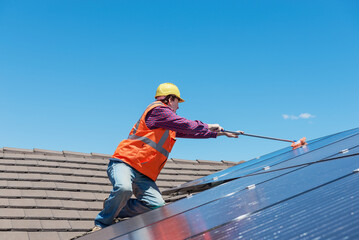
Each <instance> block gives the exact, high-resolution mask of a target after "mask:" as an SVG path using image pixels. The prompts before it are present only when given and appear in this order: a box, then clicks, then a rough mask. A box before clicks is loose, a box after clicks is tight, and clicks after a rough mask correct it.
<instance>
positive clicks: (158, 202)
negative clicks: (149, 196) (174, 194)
mask: <svg viewBox="0 0 359 240" xmlns="http://www.w3.org/2000/svg"><path fill="white" fill-rule="evenodd" d="M165 204H166V203H165V201H164V200H163V199H162V198H161V199H156V201H154V202H152V203H151V204H150V208H151V209H156V208H159V207H162V206H164V205H165Z"/></svg>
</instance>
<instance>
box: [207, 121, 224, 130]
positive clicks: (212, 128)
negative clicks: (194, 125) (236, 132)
mask: <svg viewBox="0 0 359 240" xmlns="http://www.w3.org/2000/svg"><path fill="white" fill-rule="evenodd" d="M207 125H208V129H209V130H211V131H212V132H221V131H222V130H223V127H221V126H219V124H217V123H216V124H207Z"/></svg>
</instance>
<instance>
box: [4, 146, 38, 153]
mask: <svg viewBox="0 0 359 240" xmlns="http://www.w3.org/2000/svg"><path fill="white" fill-rule="evenodd" d="M3 151H4V152H15V153H25V152H27V153H32V152H34V151H33V150H32V149H24V148H12V147H3Z"/></svg>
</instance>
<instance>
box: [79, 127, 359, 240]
mask: <svg viewBox="0 0 359 240" xmlns="http://www.w3.org/2000/svg"><path fill="white" fill-rule="evenodd" d="M346 133H347V134H344V133H340V134H337V135H332V136H330V139H329V137H328V138H322V139H321V140H318V141H316V142H317V145H315V146H314V142H313V145H311V144H310V146H309V148H308V149H309V150H308V151H307V152H305V153H299V154H297V155H296V154H294V155H296V156H292V155H288V156H289V159H283V160H282V161H279V163H278V164H275V165H273V166H272V167H271V169H270V171H267V172H264V173H263V174H258V175H252V176H246V177H243V178H238V179H235V180H232V181H229V182H227V183H224V184H222V185H219V186H217V187H214V188H212V189H209V190H206V191H204V192H201V193H198V194H196V195H193V196H192V197H190V198H186V199H183V200H180V201H177V202H175V203H172V204H169V205H166V206H164V207H162V208H159V209H155V210H153V211H150V212H148V213H145V214H142V215H140V216H137V217H134V218H132V219H129V220H127V221H124V222H121V223H118V224H115V225H112V226H110V227H108V228H105V229H103V230H100V231H98V232H95V233H93V234H90V235H88V236H85V237H83V238H82V239H156V240H157V239H171V240H175V239H190V238H193V239H236V238H238V239H239V238H242V239H250V238H253V239H274V238H275V236H280V237H281V239H290V238H293V239H295V238H305V237H306V236H308V237H307V239H314V238H317V239H330V238H332V239H339V238H343V239H344V238H348V239H355V237H356V236H358V233H359V224H357V223H358V216H359V207H357V206H359V204H355V203H357V201H358V197H359V196H358V195H359V191H358V188H357V186H358V183H359V175H358V173H355V170H357V169H358V168H359V155H358V153H359V147H358V143H359V135H358V134H357V133H358V129H357V130H356V131H351V133H350V134H348V132H346ZM325 139H327V140H325ZM319 142H322V143H321V144H320V143H319ZM346 149H348V151H347V150H346ZM342 150H344V151H342ZM293 152H294V151H293ZM285 154H286V153H285ZM273 157H274V156H273ZM276 157H280V155H279V156H278V155H276ZM316 161H320V162H316ZM314 162H316V163H314ZM297 165H298V166H297ZM293 166H294V167H293ZM271 170H276V171H271ZM238 173H240V171H238ZM258 173H259V172H258ZM354 190H355V191H354ZM344 203H345V204H348V205H347V206H345V205H342V204H344ZM348 206H349V207H348ZM327 209H328V211H329V210H330V211H329V212H328V211H327ZM316 213H317V214H316ZM349 213H350V214H349ZM326 219H327V222H326ZM335 219H337V221H336V220H335ZM353 222H355V223H356V224H353ZM242 223H243V224H242ZM310 223H312V224H310ZM316 224H317V225H316ZM333 226H334V227H333ZM338 229H343V231H338ZM312 236H313V238H312Z"/></svg>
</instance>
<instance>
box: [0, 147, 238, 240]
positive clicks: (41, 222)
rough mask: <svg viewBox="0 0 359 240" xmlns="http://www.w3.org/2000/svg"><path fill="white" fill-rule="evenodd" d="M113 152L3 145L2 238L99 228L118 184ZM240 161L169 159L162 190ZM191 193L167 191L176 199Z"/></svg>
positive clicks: (74, 233)
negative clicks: (112, 175)
mask: <svg viewBox="0 0 359 240" xmlns="http://www.w3.org/2000/svg"><path fill="white" fill-rule="evenodd" d="M109 157H111V156H110V155H107V154H98V153H79V152H71V151H51V150H43V149H36V148H35V149H17V148H8V147H4V148H1V149H0V188H1V191H0V239H25V240H26V239H31V240H34V239H51V240H56V239H70V238H73V237H76V236H79V235H82V234H83V233H85V232H87V231H88V230H90V229H91V228H92V227H93V226H94V223H93V221H94V218H95V216H96V215H97V214H98V213H99V211H101V210H102V205H103V201H104V199H105V198H106V197H108V194H109V192H110V191H111V189H112V186H111V184H110V182H109V180H108V178H107V175H106V169H107V164H108V158H109ZM236 164H237V163H236V162H228V161H221V162H215V161H206V160H182V159H175V158H172V159H169V160H168V162H167V163H166V165H165V167H164V168H163V170H162V172H161V174H160V175H159V177H158V180H157V185H158V186H159V188H160V190H161V191H163V190H166V189H169V188H173V187H176V186H178V185H181V184H183V183H186V182H189V181H192V180H194V179H197V178H201V177H203V176H206V175H209V174H212V173H214V172H217V171H219V170H222V169H226V168H228V167H231V166H234V165H236ZM185 196H186V194H179V195H174V196H171V195H164V199H165V201H166V202H173V201H176V200H178V199H181V198H183V197H185Z"/></svg>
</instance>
